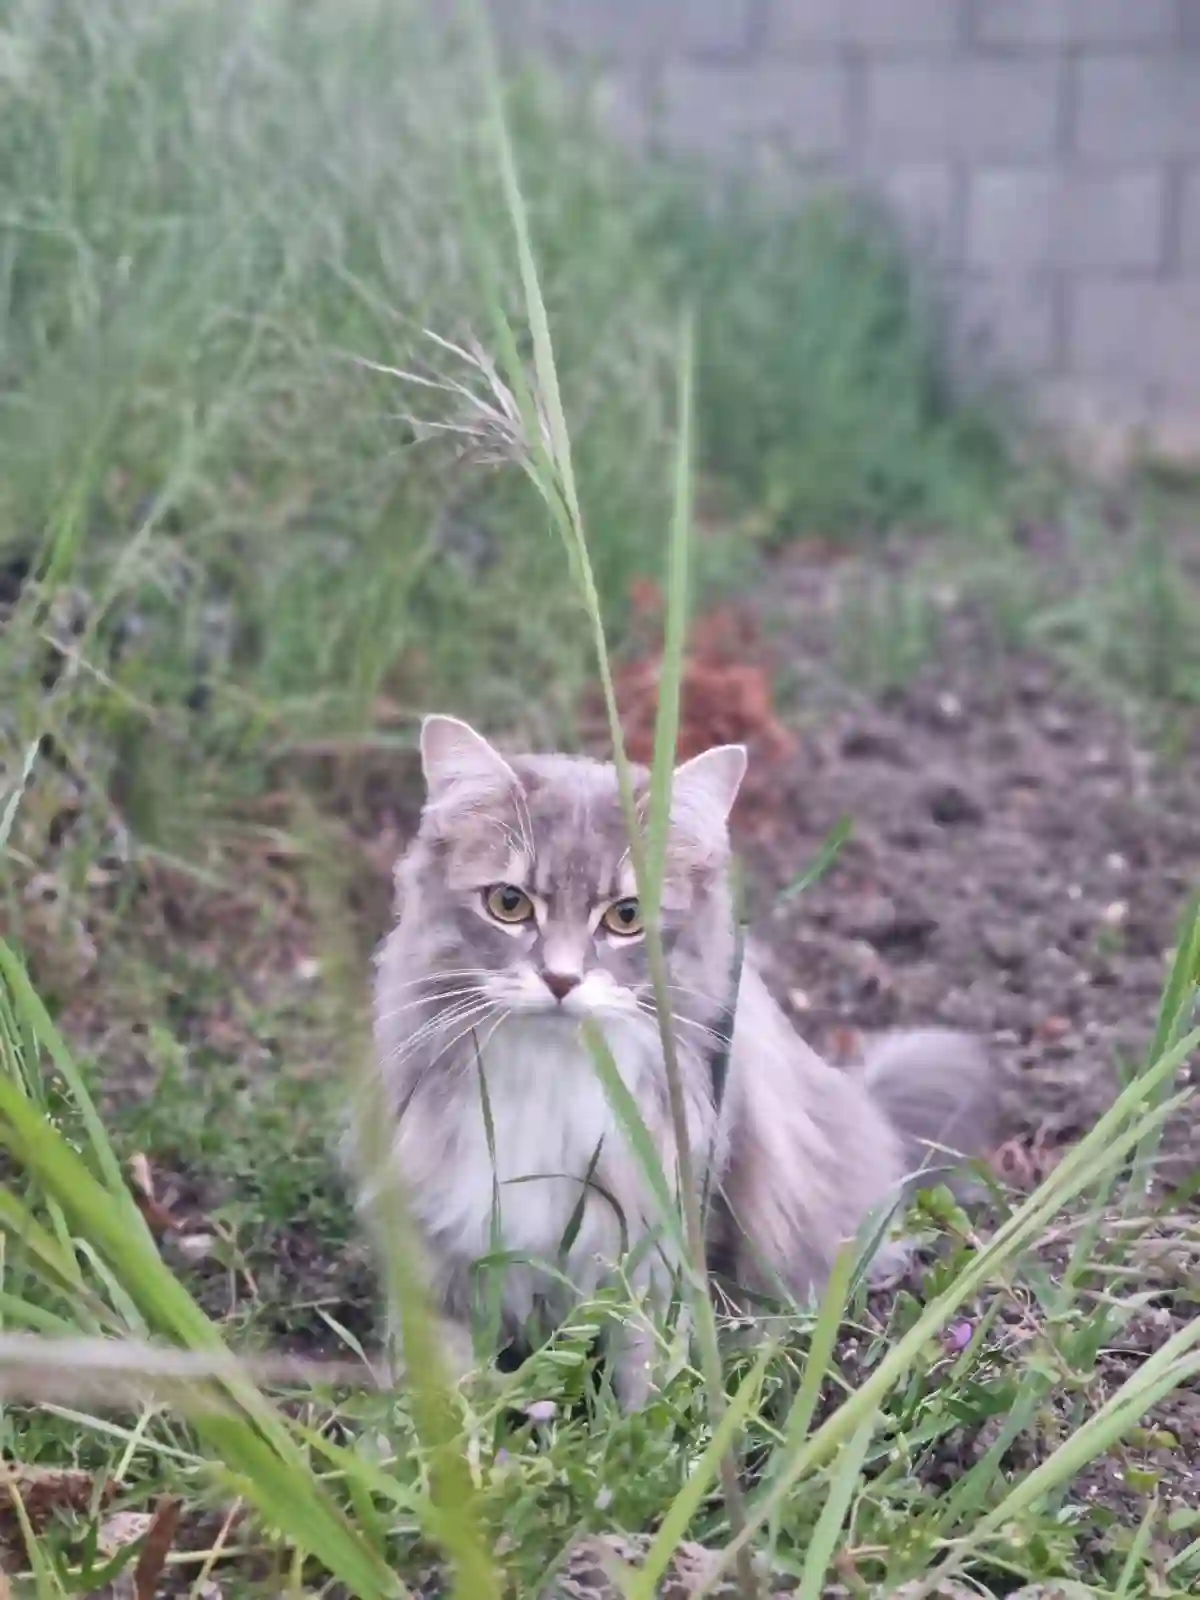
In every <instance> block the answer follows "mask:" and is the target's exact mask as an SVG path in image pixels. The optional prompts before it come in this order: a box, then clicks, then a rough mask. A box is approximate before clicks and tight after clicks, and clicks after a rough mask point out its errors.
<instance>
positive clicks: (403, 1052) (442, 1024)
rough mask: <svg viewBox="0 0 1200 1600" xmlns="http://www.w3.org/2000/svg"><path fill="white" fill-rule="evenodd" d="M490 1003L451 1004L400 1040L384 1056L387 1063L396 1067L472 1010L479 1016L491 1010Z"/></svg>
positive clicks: (483, 1001) (481, 1001) (465, 1002)
mask: <svg viewBox="0 0 1200 1600" xmlns="http://www.w3.org/2000/svg"><path fill="white" fill-rule="evenodd" d="M492 1004H493V1002H492V1001H491V1000H487V999H479V1000H476V1001H463V1002H461V1003H460V1004H459V1005H457V1006H452V1007H451V1008H450V1009H449V1010H448V1011H442V1012H439V1013H438V1015H437V1016H436V1017H431V1018H430V1019H429V1021H428V1022H426V1023H423V1024H422V1026H421V1027H420V1028H418V1029H417V1031H416V1033H414V1034H412V1035H410V1036H409V1037H408V1038H407V1039H402V1040H401V1041H400V1043H399V1044H398V1045H397V1046H396V1047H395V1049H393V1051H392V1052H391V1054H390V1055H389V1056H388V1057H387V1058H386V1059H387V1062H388V1065H389V1066H390V1067H393V1068H394V1067H397V1066H398V1065H399V1064H400V1063H401V1062H402V1061H404V1060H405V1059H406V1058H407V1057H408V1056H409V1055H411V1054H412V1052H413V1051H414V1050H415V1049H417V1048H418V1047H419V1046H420V1045H422V1044H425V1043H427V1042H428V1041H429V1040H430V1039H431V1038H434V1037H436V1036H437V1035H438V1034H439V1033H444V1032H445V1031H446V1029H447V1028H453V1027H455V1026H456V1025H457V1024H458V1023H460V1022H463V1021H465V1020H466V1018H467V1017H468V1016H470V1015H472V1013H474V1012H478V1014H479V1015H480V1016H483V1015H484V1014H485V1013H486V1012H488V1011H490V1010H491V1008H492Z"/></svg>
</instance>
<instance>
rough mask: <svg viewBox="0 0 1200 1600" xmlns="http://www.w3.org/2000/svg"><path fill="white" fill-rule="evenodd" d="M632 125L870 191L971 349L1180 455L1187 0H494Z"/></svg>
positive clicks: (1197, 449) (1191, 96)
mask: <svg viewBox="0 0 1200 1600" xmlns="http://www.w3.org/2000/svg"><path fill="white" fill-rule="evenodd" d="M494 3H495V4H496V5H497V8H498V9H499V10H500V11H502V12H503V11H506V10H507V12H508V15H509V18H510V20H511V19H513V18H515V17H517V16H518V15H519V16H520V19H521V22H520V27H519V31H520V32H521V33H522V35H523V36H531V35H533V34H536V35H537V36H538V37H539V38H540V39H541V40H542V41H543V42H546V43H548V44H549V45H550V47H551V48H552V50H553V51H554V52H555V53H556V54H557V55H558V57H559V58H560V59H562V60H568V59H569V60H571V61H572V62H574V63H576V64H578V63H586V64H589V65H590V66H593V67H594V68H595V70H596V73H597V75H598V76H599V77H600V78H601V79H602V80H603V83H604V87H605V90H606V93H604V94H603V95H602V96H601V100H602V103H604V104H607V105H608V106H609V107H610V108H611V114H612V116H613V119H614V125H615V130H616V131H617V132H618V133H619V134H621V135H622V136H623V137H626V138H629V139H632V140H634V141H636V142H638V143H641V144H644V145H645V146H646V147H647V148H654V149H659V150H665V151H674V152H680V153H687V154H700V155H703V156H705V157H707V158H709V159H711V160H713V161H715V162H717V163H719V164H721V165H723V166H726V167H730V166H733V167H734V168H736V167H737V166H738V164H741V163H745V164H748V165H751V166H755V167H759V168H764V167H765V168H767V169H769V170H770V171H771V172H772V173H773V174H775V175H783V177H784V181H795V182H796V183H797V184H798V185H803V184H804V183H805V182H807V181H811V180H812V179H813V178H817V179H819V180H821V181H827V180H834V181H836V182H839V183H845V184H847V185H850V186H853V187H861V188H865V189H868V190H873V191H874V192H876V193H878V194H879V195H882V196H883V197H884V198H885V199H886V200H887V202H888V203H889V204H890V205H891V206H892V207H893V209H894V211H895V213H896V215H897V218H898V219H899V220H900V221H901V223H902V224H903V225H904V227H905V230H906V233H907V235H908V237H909V238H910V239H911V240H912V243H913V247H914V248H915V249H917V250H919V251H921V252H922V253H923V254H925V255H926V256H927V257H928V260H929V262H930V265H931V268H932V270H933V271H934V272H936V274H937V275H938V278H939V280H940V281H941V282H942V283H943V284H944V285H945V286H946V290H947V300H948V303H949V306H950V308H951V314H952V316H953V318H954V319H955V320H956V322H957V325H958V328H959V331H960V335H961V343H962V345H963V348H964V350H965V352H966V359H967V360H968V361H977V362H980V363H984V364H988V365H991V366H993V367H996V366H998V367H1001V368H1007V369H1009V370H1011V371H1013V372H1014V373H1017V374H1020V375H1022V376H1024V377H1025V378H1027V379H1029V380H1030V381H1031V383H1032V385H1033V387H1034V389H1035V391H1036V393H1037V394H1039V395H1040V396H1041V399H1042V403H1043V406H1044V409H1045V411H1046V412H1047V414H1048V415H1050V416H1052V417H1055V418H1057V419H1059V420H1061V421H1062V422H1064V423H1065V424H1066V425H1067V426H1068V427H1070V428H1071V429H1073V430H1076V431H1079V432H1082V433H1084V434H1085V435H1091V436H1094V437H1095V438H1096V439H1097V440H1098V441H1100V442H1103V441H1104V440H1105V439H1110V440H1121V439H1126V438H1128V436H1129V434H1130V432H1131V431H1145V432H1148V433H1150V434H1152V435H1154V436H1155V439H1156V442H1157V443H1158V444H1159V445H1160V446H1161V447H1165V448H1167V449H1170V450H1173V451H1176V452H1181V453H1184V454H1197V455H1200V0H494Z"/></svg>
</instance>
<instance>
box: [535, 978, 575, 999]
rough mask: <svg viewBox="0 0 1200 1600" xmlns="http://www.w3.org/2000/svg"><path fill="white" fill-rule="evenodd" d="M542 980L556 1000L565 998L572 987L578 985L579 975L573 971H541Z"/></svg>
mask: <svg viewBox="0 0 1200 1600" xmlns="http://www.w3.org/2000/svg"><path fill="white" fill-rule="evenodd" d="M542 982H543V983H544V984H545V985H546V987H547V989H549V991H550V993H551V994H552V995H553V996H554V998H555V999H556V1000H565V999H566V998H567V996H568V995H569V994H570V992H571V990H572V989H578V987H579V977H578V975H577V974H576V973H574V972H543V973H542Z"/></svg>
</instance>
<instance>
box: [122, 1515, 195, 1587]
mask: <svg viewBox="0 0 1200 1600" xmlns="http://www.w3.org/2000/svg"><path fill="white" fill-rule="evenodd" d="M182 1504H183V1502H182V1501H181V1500H179V1499H177V1498H176V1497H175V1496H173V1495H163V1497H162V1499H161V1500H160V1501H159V1502H158V1505H157V1506H156V1507H155V1511H154V1520H153V1521H152V1522H151V1524H150V1528H149V1531H148V1532H147V1534H146V1542H145V1544H144V1545H143V1546H142V1553H141V1555H140V1556H139V1557H138V1563H137V1566H136V1567H135V1568H134V1569H133V1594H134V1600H154V1595H155V1591H156V1590H157V1588H158V1580H159V1578H160V1577H161V1576H162V1572H163V1568H164V1567H165V1566H166V1564H167V1557H168V1556H169V1555H170V1553H171V1545H172V1543H173V1542H174V1539H175V1531H176V1529H177V1528H178V1527H179V1513H180V1507H181V1506H182Z"/></svg>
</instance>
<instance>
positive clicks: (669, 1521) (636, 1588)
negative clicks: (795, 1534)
mask: <svg viewBox="0 0 1200 1600" xmlns="http://www.w3.org/2000/svg"><path fill="white" fill-rule="evenodd" d="M775 1351H776V1344H775V1341H774V1340H764V1341H763V1345H762V1348H761V1350H760V1351H759V1353H758V1356H757V1358H756V1359H755V1362H754V1365H753V1366H752V1367H751V1369H750V1371H749V1372H748V1373H747V1374H746V1376H745V1377H744V1378H743V1379H742V1381H741V1383H740V1384H739V1385H738V1389H737V1393H736V1394H734V1395H733V1396H732V1397H731V1398H730V1401H729V1408H728V1410H727V1411H726V1413H725V1415H724V1416H723V1417H722V1418H721V1421H720V1422H719V1424H718V1425H717V1427H716V1428H714V1430H713V1436H712V1438H711V1439H710V1440H709V1442H708V1444H707V1446H706V1447H705V1450H704V1454H703V1455H702V1456H701V1457H700V1459H699V1461H697V1463H696V1465H695V1466H694V1467H693V1469H692V1472H691V1474H690V1476H689V1477H688V1480H687V1482H686V1483H685V1484H684V1486H683V1488H682V1489H681V1490H680V1491H679V1493H678V1494H677V1495H676V1496H675V1498H674V1500H672V1502H671V1504H670V1507H669V1508H668V1510H667V1514H666V1516H665V1517H664V1518H663V1520H662V1523H661V1525H660V1527H659V1530H658V1532H657V1533H656V1534H655V1536H654V1542H653V1543H652V1544H651V1546H650V1548H649V1550H648V1551H647V1552H646V1559H645V1561H644V1562H643V1564H642V1566H641V1568H640V1570H639V1571H638V1573H637V1575H636V1577H635V1578H634V1579H633V1580H632V1581H631V1582H630V1584H629V1588H628V1595H629V1600H654V1597H655V1595H656V1594H657V1593H658V1583H659V1579H660V1578H661V1577H662V1576H663V1574H664V1573H665V1572H666V1570H667V1567H668V1566H669V1565H670V1562H671V1557H672V1555H673V1554H674V1553H675V1550H676V1549H677V1548H678V1546H679V1545H680V1544H681V1543H682V1542H683V1540H684V1538H685V1537H686V1535H687V1531H688V1528H689V1526H690V1525H691V1521H692V1518H693V1517H694V1516H695V1515H696V1513H697V1511H698V1510H699V1509H700V1506H701V1503H702V1502H703V1500H704V1497H705V1496H706V1495H707V1494H708V1492H709V1490H710V1489H711V1487H712V1485H713V1483H714V1482H715V1481H716V1479H717V1476H718V1475H719V1473H720V1470H721V1463H722V1462H723V1461H724V1460H725V1459H726V1458H727V1457H728V1455H729V1452H730V1451H731V1450H732V1449H733V1448H734V1445H735V1443H736V1441H737V1437H738V1434H739V1432H740V1431H741V1428H742V1425H743V1423H744V1422H745V1421H746V1418H747V1417H748V1416H749V1415H750V1413H751V1412H752V1411H753V1410H754V1408H755V1406H756V1405H757V1403H758V1399H759V1395H760V1392H761V1390H762V1382H763V1378H764V1377H765V1375H766V1370H767V1367H768V1366H769V1365H770V1362H771V1360H772V1358H773V1357H774V1355H775Z"/></svg>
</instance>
